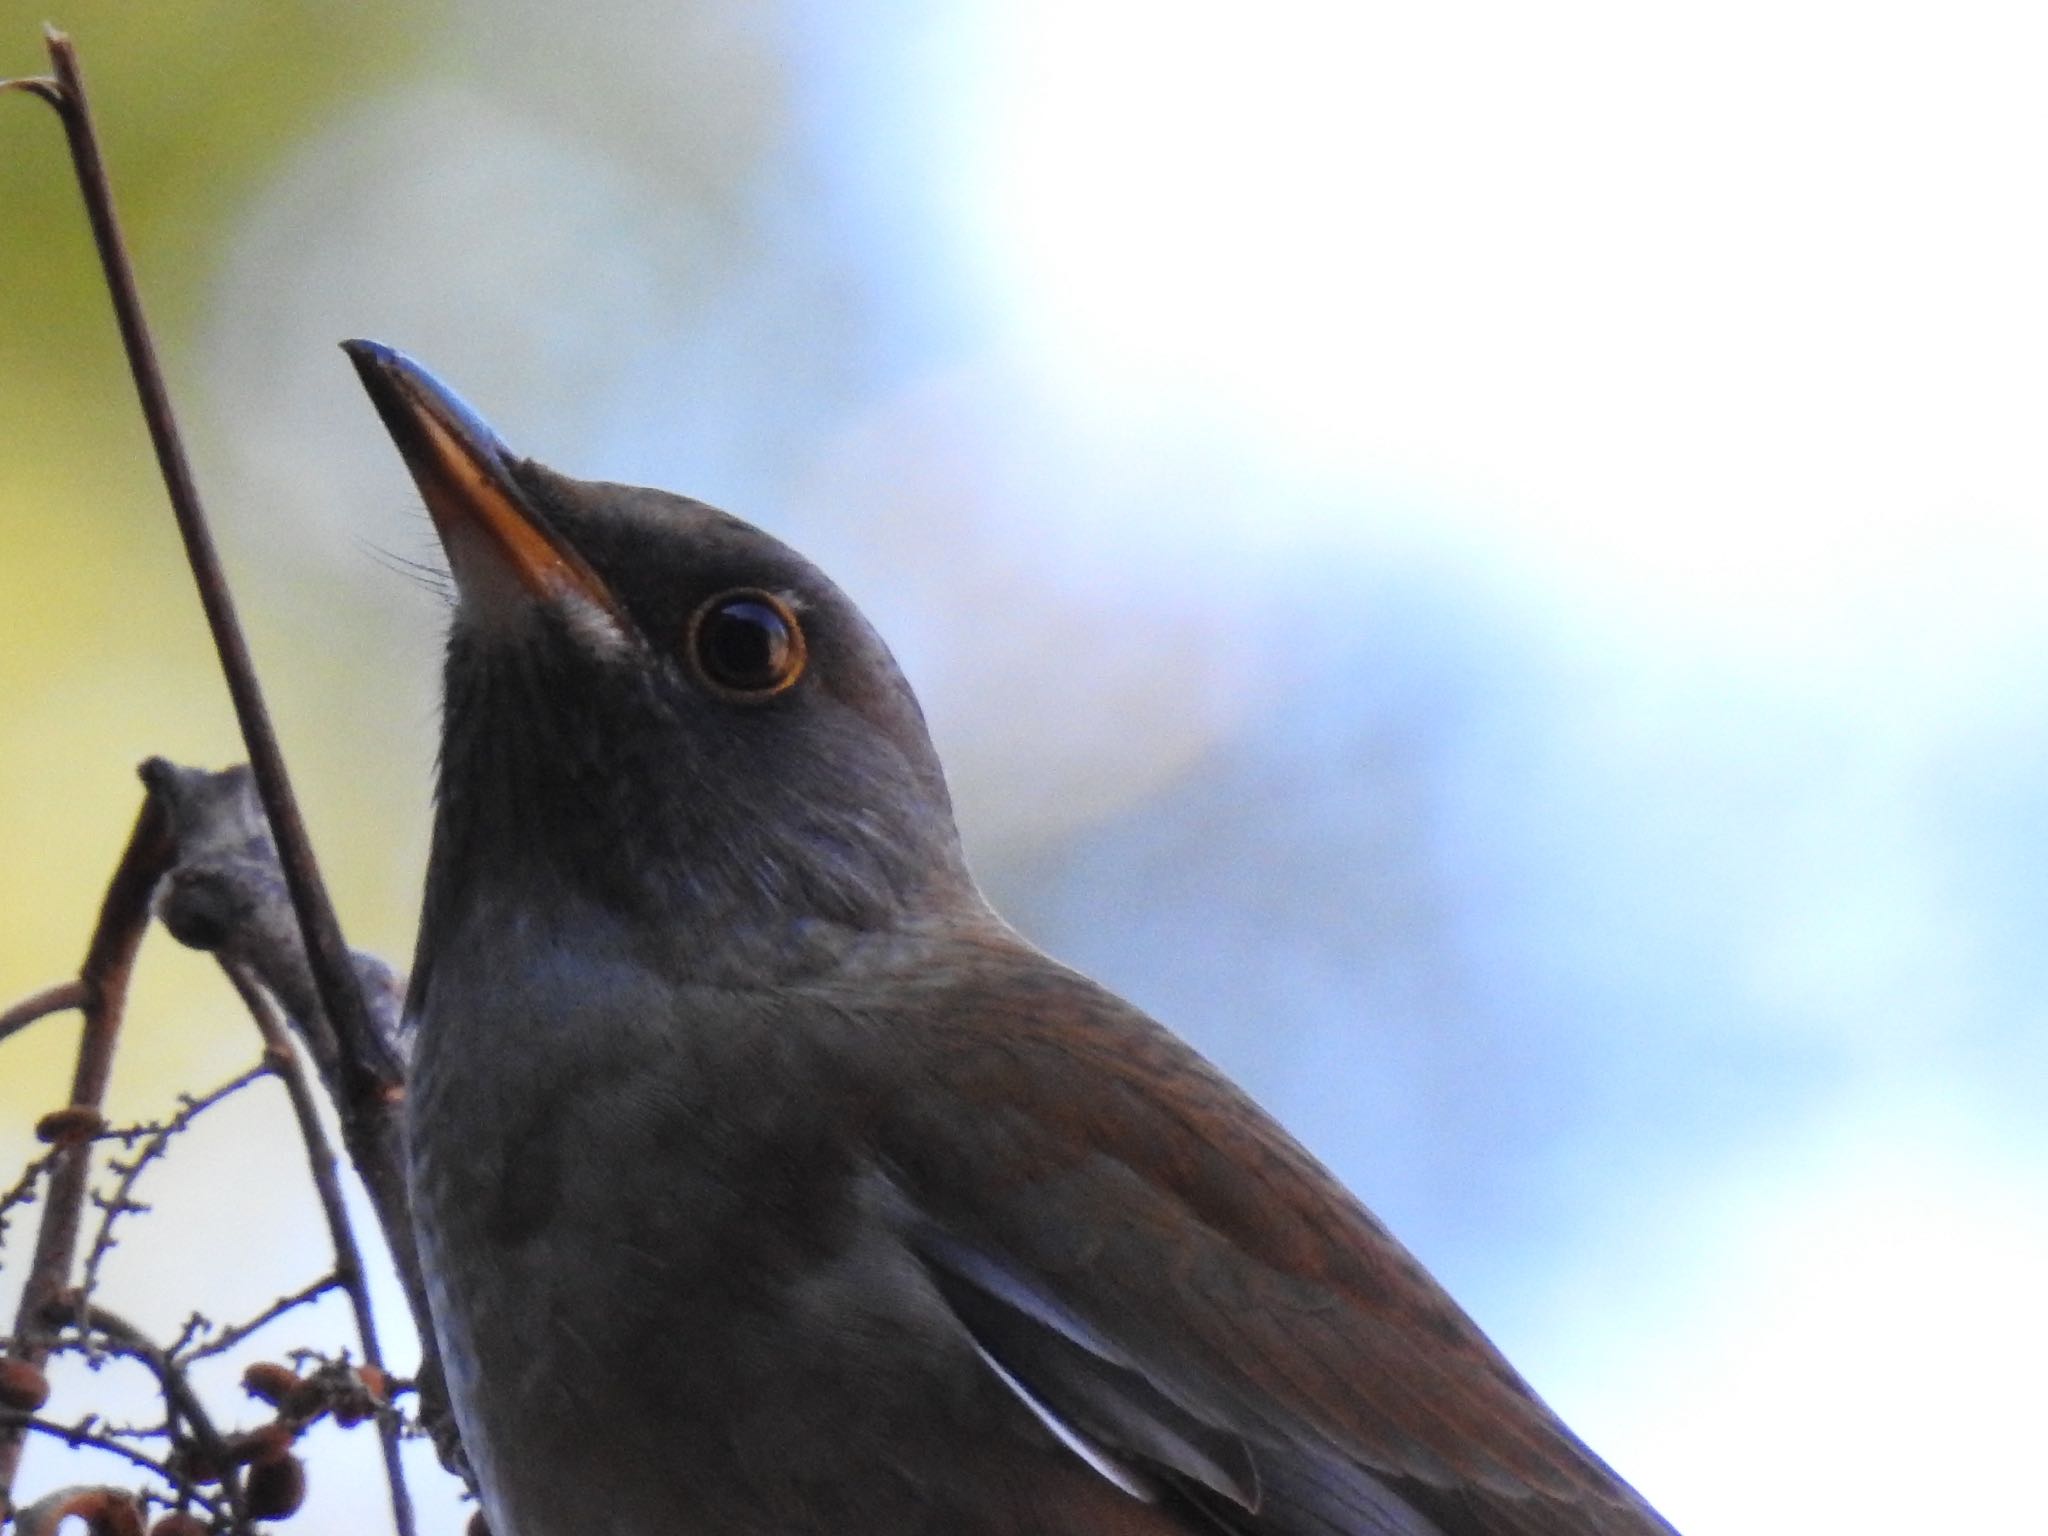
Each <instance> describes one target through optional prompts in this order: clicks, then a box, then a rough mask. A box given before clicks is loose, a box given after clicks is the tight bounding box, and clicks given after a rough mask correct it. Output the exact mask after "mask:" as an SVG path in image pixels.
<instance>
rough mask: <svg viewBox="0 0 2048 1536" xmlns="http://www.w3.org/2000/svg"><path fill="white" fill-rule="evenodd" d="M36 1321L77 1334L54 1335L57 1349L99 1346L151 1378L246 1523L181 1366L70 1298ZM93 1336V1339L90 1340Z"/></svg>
mask: <svg viewBox="0 0 2048 1536" xmlns="http://www.w3.org/2000/svg"><path fill="white" fill-rule="evenodd" d="M38 1320H39V1321H40V1322H41V1323H42V1324H43V1325H44V1326H45V1327H48V1328H51V1329H57V1328H63V1327H66V1326H69V1327H75V1328H76V1329H77V1330H78V1335H77V1337H76V1338H63V1337H58V1338H57V1339H56V1340H55V1341H54V1342H55V1347H56V1348H57V1349H58V1350H65V1349H70V1350H78V1351H82V1352H84V1353H85V1354H87V1355H91V1354H92V1353H93V1352H94V1351H95V1350H97V1349H100V1348H105V1349H106V1350H107V1351H108V1352H109V1353H112V1354H116V1355H120V1356H122V1357H123V1358H125V1359H129V1360H133V1361H134V1362H135V1363H136V1364H138V1365H140V1366H142V1367H143V1368H144V1369H146V1370H147V1371H148V1372H149V1373H150V1374H151V1375H152V1376H154V1377H156V1380H157V1386H158V1387H159V1389H161V1391H162V1392H163V1395H164V1402H165V1403H166V1404H167V1405H168V1406H169V1407H170V1409H171V1411H172V1413H173V1414H175V1415H177V1416H178V1417H181V1418H183V1419H184V1421H185V1422H186V1423H187V1424H189V1425H190V1426H191V1428H192V1438H193V1439H194V1440H196V1441H197V1442H198V1443H199V1448H200V1450H201V1451H202V1452H204V1453H205V1456H206V1459H207V1460H208V1461H209V1462H211V1463H212V1464H213V1465H215V1466H217V1467H220V1468H221V1469H222V1471H221V1475H220V1486H221V1492H222V1494H223V1495H224V1496H225V1497H226V1499H227V1502H228V1507H229V1508H230V1509H231V1510H233V1511H234V1515H235V1519H236V1520H237V1521H245V1520H246V1519H247V1515H246V1512H245V1511H244V1509H243V1507H242V1482H241V1478H240V1476H239V1474H237V1473H236V1471H235V1469H234V1466H233V1464H232V1461H231V1459H230V1458H229V1456H228V1454H227V1443H226V1438H225V1437H224V1436H223V1435H222V1434H221V1432H220V1429H219V1427H218V1426H217V1425H215V1423H214V1422H213V1415H211V1414H210V1413H208V1412H207V1411H206V1404H205V1403H203V1402H201V1401H200V1400H199V1394H198V1393H197V1392H195V1391H194V1390H193V1388H192V1382H191V1379H190V1378H189V1377H187V1376H186V1374H185V1368H184V1367H183V1366H182V1365H181V1364H179V1362H178V1361H177V1360H175V1359H173V1358H172V1356H171V1355H170V1353H169V1351H167V1350H165V1349H164V1348H163V1347H162V1346H161V1345H159V1344H158V1343H157V1342H156V1341H155V1340H154V1339H152V1338H150V1336H149V1335H148V1334H146V1333H144V1332H143V1331H142V1330H141V1329H140V1328H138V1327H136V1326H135V1325H134V1324H133V1323H131V1322H129V1321H128V1320H127V1319H126V1318H124V1317H122V1316H121V1315H120V1314H119V1313H118V1312H114V1311H111V1310H109V1309H108V1308H106V1307H100V1306H92V1305H88V1304H85V1303H83V1302H82V1301H81V1300H80V1299H79V1298H78V1297H76V1296H60V1297H58V1298H57V1299H56V1300H54V1301H52V1302H50V1303H49V1304H48V1305H46V1306H45V1307H44V1308H43V1312H42V1315H41V1317H40V1318H39V1319H38ZM95 1334H97V1335H98V1338H97V1339H95V1338H94V1337H93V1335H95ZM102 1341H103V1342H102ZM176 1482H177V1486H179V1487H181V1488H183V1487H188V1486H190V1483H189V1480H188V1479H185V1478H178V1479H176Z"/></svg>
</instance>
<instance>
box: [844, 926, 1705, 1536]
mask: <svg viewBox="0 0 2048 1536" xmlns="http://www.w3.org/2000/svg"><path fill="white" fill-rule="evenodd" d="M929 986H930V989H931V990H930V995H928V996H923V997H919V998H917V999H916V1000H915V1002H914V1005H913V1006H910V1007H907V1008H904V1009H903V1010H902V1011H901V1012H900V1013H899V1014H898V1018H899V1020H900V1019H904V1018H908V1019H912V1020H917V1021H919V1022H917V1023H915V1024H912V1025H909V1026H904V1025H902V1024H900V1023H899V1024H898V1025H897V1030H898V1031H899V1032H900V1033H901V1036H902V1038H900V1040H899V1042H898V1046H897V1049H896V1050H895V1051H894V1052H892V1055H894V1058H895V1061H896V1064H897V1067H898V1069H899V1070H900V1071H901V1072H902V1073H903V1074H904V1075H903V1076H902V1077H901V1078H899V1079H898V1089H899V1091H898V1093H897V1094H896V1095H895V1096H894V1097H893V1101H892V1103H891V1104H890V1106H889V1107H888V1109H887V1110H886V1111H885V1112H884V1113H883V1114H882V1115H881V1116H880V1118H879V1121H878V1123H877V1125H876V1126H875V1134H876V1136H877V1138H878V1142H879V1146H880V1150H881V1152H882V1154H883V1156H884V1157H885V1159H886V1160H887V1162H888V1163H889V1165H890V1167H891V1169H892V1172H893V1174H894V1176H895V1177H896V1178H897V1179H898V1180H899V1181H900V1182H901V1184H902V1187H903V1189H904V1192H905V1193H906V1195H907V1196H908V1197H909V1198H910V1199H911V1201H912V1202H913V1203H914V1204H915V1205H916V1207H917V1208H918V1209H919V1210H920V1211H922V1212H924V1213H926V1214H927V1215H928V1217H929V1218H930V1219H931V1220H933V1221H935V1222H937V1223H940V1224H941V1225H943V1226H944V1227H945V1228H946V1229H948V1230H949V1231H951V1232H953V1233H954V1234H956V1235H957V1236H958V1237H959V1238H960V1239H961V1240H963V1241H965V1242H968V1243H972V1244H975V1245H977V1246H979V1247H981V1248H982V1249H984V1250H985V1251H988V1252H991V1253H995V1254H1000V1255H1002V1256H1004V1258H1005V1259H1006V1260H1007V1261H1008V1262H1010V1263H1013V1264H1015V1265H1017V1266H1019V1267H1020V1269H1021V1270H1022V1271H1023V1272H1025V1273H1027V1274H1029V1275H1030V1276H1031V1277H1032V1278H1033V1280H1034V1282H1035V1283H1036V1284H1038V1285H1040V1286H1042V1287H1044V1288H1046V1290H1047V1291H1048V1292H1049V1294H1051V1295H1053V1296H1056V1297H1057V1298H1058V1299H1059V1301H1060V1303H1061V1304H1062V1305H1064V1306H1066V1307H1068V1308H1070V1309H1071V1310H1072V1312H1073V1313H1074V1314H1075V1316H1076V1318H1078V1319H1079V1320H1080V1321H1081V1322H1082V1323H1083V1324H1084V1325H1085V1326H1086V1327H1087V1328H1089V1329H1092V1330H1094V1331H1095V1332H1096V1333H1097V1334H1098V1335H1099V1336H1100V1337H1101V1338H1102V1339H1104V1340H1106V1341H1108V1342H1109V1345H1110V1346H1111V1347H1113V1348H1114V1349H1115V1350H1117V1351H1120V1352H1121V1353H1122V1354H1123V1355H1124V1356H1125V1357H1126V1363H1127V1364H1129V1365H1130V1366H1131V1367H1133V1368H1135V1369H1137V1370H1140V1371H1142V1372H1143V1373H1144V1374H1145V1375H1146V1376H1147V1377H1148V1378H1150V1379H1151V1380H1153V1381H1154V1382H1155V1383H1156V1384H1158V1386H1159V1387H1160V1389H1161V1390H1162V1391H1163V1392H1165V1393H1166V1394H1167V1395H1168V1396H1170V1397H1172V1398H1173V1399H1174V1400H1176V1401H1177V1402H1179V1403H1180V1404H1181V1405H1182V1406H1184V1407H1186V1408H1188V1409H1189V1410H1190V1411H1193V1412H1196V1413H1199V1414H1202V1415H1204V1416H1206V1417H1207V1418H1208V1419H1209V1420H1210V1421H1211V1422H1213V1423H1216V1424H1218V1425H1219V1426H1222V1427H1225V1428H1228V1429H1230V1430H1232V1431H1234V1432H1237V1433H1239V1434H1242V1435H1244V1436H1245V1437H1246V1438H1247V1440H1249V1441H1250V1442H1251V1443H1253V1444H1254V1445H1264V1446H1268V1447H1274V1448H1280V1449H1282V1450H1283V1451H1284V1454H1285V1455H1287V1456H1291V1457H1294V1458H1295V1460H1294V1461H1291V1462H1289V1463H1288V1465H1289V1467H1290V1469H1291V1475H1296V1476H1298V1477H1306V1478H1308V1479H1309V1480H1310V1481H1314V1480H1315V1478H1316V1477H1317V1476H1318V1475H1320V1476H1322V1478H1323V1480H1324V1481H1329V1480H1330V1479H1332V1478H1334V1479H1336V1480H1337V1481H1340V1482H1341V1480H1342V1477H1343V1475H1344V1468H1345V1467H1346V1466H1349V1467H1352V1468H1357V1469H1363V1470H1365V1471H1368V1472H1371V1473H1373V1474H1377V1475H1378V1476H1379V1477H1380V1478H1381V1479H1382V1480H1383V1481H1386V1482H1388V1483H1389V1484H1390V1485H1391V1486H1394V1487H1396V1488H1397V1489H1398V1490H1399V1491H1400V1492H1401V1494H1402V1496H1403V1497H1404V1498H1407V1499H1408V1500H1409V1502H1410V1503H1412V1504H1414V1505H1415V1507H1416V1508H1418V1509H1420V1510H1422V1511H1423V1512H1424V1513H1425V1514H1427V1515H1428V1516H1429V1517H1430V1519H1431V1520H1433V1521H1434V1522H1435V1523H1436V1524H1438V1525H1439V1526H1440V1527H1441V1528H1442V1529H1443V1530H1444V1531H1445V1532H1446V1533H1447V1536H1468V1533H1469V1536H1564V1533H1573V1536H1585V1533H1599V1536H1671V1528H1670V1527H1669V1526H1668V1525H1667V1524H1665V1522H1664V1521H1663V1520H1661V1519H1660V1518H1659V1517H1658V1516H1657V1515H1656V1514H1655V1513H1654V1512H1653V1511H1652V1510H1651V1509H1650V1508H1649V1507H1648V1505H1646V1504H1645V1503H1644V1502H1643V1501H1642V1500H1641V1498H1640V1497H1639V1496H1637V1495H1636V1494H1635V1492H1634V1491H1633V1490H1632V1489H1630V1488H1629V1487H1628V1485H1627V1484H1626V1483H1624V1482H1622V1481H1621V1479H1620V1478H1618V1477H1617V1476H1616V1475H1615V1474H1614V1473H1613V1472H1612V1471H1611V1470H1609V1469H1608V1467H1607V1466H1606V1464H1605V1463H1603V1462H1602V1461H1601V1460H1600V1459H1599V1458H1598V1457H1597V1456H1595V1455H1594V1454H1593V1453H1592V1452H1591V1451H1590V1450H1588V1449H1587V1448H1586V1447H1585V1446H1584V1445H1583V1444H1582V1443H1581V1442H1580V1441H1579V1440H1578V1439H1577V1438H1576V1437H1575V1436H1574V1435H1573V1434H1572V1433H1571V1431H1570V1430H1568V1429H1566V1428H1565V1427H1564V1425H1563V1424H1562V1423H1560V1422H1559V1421H1558V1420H1557V1418H1556V1417H1555V1416H1554V1415H1553V1414H1552V1413H1551V1412H1550V1410H1549V1409H1548V1408H1546V1407H1545V1406H1544V1405H1543V1403H1542V1402H1541V1401H1540V1400H1539V1399H1538V1398H1537V1397H1536V1395H1535V1394H1534V1393H1533V1392H1532V1391H1531V1390H1530V1389H1529V1387H1528V1386H1527V1384H1526V1383H1524V1382H1523V1380H1522V1379H1521V1377H1520V1376H1518V1375H1517V1374H1516V1373H1515V1371H1514V1369H1513V1368H1512V1367H1511V1366H1510V1365H1509V1364H1508V1363H1507V1361H1506V1360H1505V1359H1504V1358H1503V1357H1502V1356H1501V1354H1500V1352H1499V1351H1498V1350H1496V1349H1495V1348H1494V1347H1493V1345H1492V1344H1491V1343H1490V1342H1489V1341H1488V1340H1487V1339H1486V1337H1485V1336H1484V1335H1483V1334H1482V1333H1481V1332H1480V1331H1479V1329H1478V1327H1477V1326H1476V1325H1475V1324H1474V1323H1473V1322H1472V1321H1471V1320H1470V1319H1469V1318H1467V1317H1466V1316H1465V1314H1464V1313H1463V1312H1462V1311H1460V1310H1459V1308H1458V1306H1457V1305H1456V1303H1454V1302H1453V1301H1452V1300H1451V1299H1450V1298H1449V1297H1448V1296H1447V1295H1446V1294H1445V1293H1444V1291H1443V1290H1442V1288H1441V1287H1439V1286H1438V1285H1437V1284H1436V1282H1435V1281H1434V1280H1433V1279H1431V1278H1430V1276H1429V1274H1428V1273H1427V1271H1425V1270H1424V1269H1423V1268H1422V1266H1421V1265H1420V1264H1418V1263H1417V1262H1416V1261H1415V1259H1414V1258H1413V1257H1412V1256H1411V1255H1410V1254H1409V1253H1408V1252H1407V1250H1406V1249H1404V1248H1403V1247H1402V1246H1401V1245H1400V1244H1399V1243H1398V1242H1397V1241H1395V1239H1394V1238H1393V1237H1392V1236H1391V1235H1390V1234H1389V1233H1388V1232H1387V1231H1386V1229H1385V1228H1384V1227H1382V1226H1381V1225H1380V1223H1379V1222H1378V1220H1377V1219H1376V1218H1375V1217H1373V1215H1372V1214H1371V1213H1370V1212H1369V1211H1367V1210H1366V1209H1365V1207H1364V1206H1363V1205H1361V1204H1360V1203H1359V1202H1358V1201H1357V1200H1356V1199H1355V1198H1354V1197H1353V1196H1352V1195H1351V1194H1350V1193H1349V1192H1348V1191H1346V1190H1345V1189H1344V1188H1343V1186H1342V1185H1341V1184H1339V1183H1338V1182H1337V1181H1336V1179H1335V1178H1333V1177H1332V1176H1331V1175H1330V1173H1329V1172H1328V1171H1327V1170H1326V1169H1324V1168H1323V1167H1322V1166H1321V1165H1320V1164H1319V1163H1318V1162H1316V1160H1315V1159H1314V1158H1312V1157H1311V1156H1310V1155H1309V1154H1308V1153H1307V1152H1306V1151H1304V1150H1303V1149H1302V1147H1301V1146H1300V1145H1299V1144H1298V1143H1296V1142H1295V1141H1294V1140H1293V1139H1292V1138H1291V1137H1290V1136H1288V1135H1287V1133H1286V1132H1285V1131H1283V1130H1281V1129H1280V1127H1279V1126H1278V1125H1277V1124H1275V1123H1274V1122H1273V1120H1272V1119H1271V1118H1270V1117H1268V1116H1267V1115H1266V1114H1265V1113H1264V1112H1263V1111H1261V1110H1260V1109H1258V1107H1257V1106H1256V1105H1254V1104H1253V1103H1252V1102H1251V1101H1250V1100H1249V1099H1248V1098H1246V1097H1245V1095H1244V1094H1243V1093H1242V1092H1241V1091H1240V1090H1238V1089H1237V1088H1236V1087H1235V1086H1234V1085H1232V1084H1231V1083H1230V1082H1229V1081H1227V1080H1226V1079H1225V1078H1224V1077H1223V1076H1222V1075H1221V1074H1220V1073H1218V1072H1216V1071H1215V1069H1214V1068H1212V1067H1210V1066H1209V1064H1208V1063H1207V1062H1205V1061H1203V1060H1202V1058H1201V1057H1200V1056H1198V1055H1197V1054H1196V1053H1195V1052H1194V1051H1193V1050H1191V1049H1190V1048H1189V1047H1188V1046H1187V1045H1185V1044H1184V1043H1183V1042H1181V1041H1180V1040H1179V1039H1177V1038H1176V1037H1174V1036H1173V1035H1172V1034H1170V1033H1169V1032H1168V1031H1166V1030H1164V1029H1163V1028H1161V1027H1160V1026H1159V1025H1157V1024H1155V1023H1154V1022H1153V1021H1152V1020H1150V1019H1148V1018H1146V1017H1145V1016H1144V1015H1142V1014H1140V1013H1138V1012H1137V1011H1136V1010H1135V1009H1132V1008H1130V1007H1129V1006H1128V1005H1127V1004H1124V1003H1122V1002H1121V1001H1120V1000H1118V999H1116V998H1115V997H1113V996H1112V995H1110V994H1109V993H1107V992H1105V991H1103V990H1102V989H1101V988H1099V987H1097V986H1096V985H1095V984H1093V983H1092V982H1089V981H1088V980H1087V979H1086V978H1084V977H1081V976H1078V975H1075V974H1074V973H1072V972H1069V971H1066V970H1064V969H1063V968H1061V967H1058V966H1056V965H1054V964H1053V963H1052V962H1050V961H1047V960H1045V959H1044V958H1043V957H1042V956H1039V955H1037V954H1036V953H1034V952H1032V951H1029V950H1027V949H1024V948H1023V947H1022V946H1021V945H1020V946H1016V947H1014V948H1012V947H1009V946H1006V945H998V944H994V943H991V944H989V945H988V946H986V947H985V948H984V949H982V950H981V951H980V952H979V954H978V956H977V958H976V960H975V963H974V964H972V965H971V966H968V967H965V968H964V969H961V970H954V971H953V972H952V974H951V976H950V978H949V979H948V980H946V981H945V982H943V983H942V982H937V981H934V982H932V983H930V984H929ZM1318 1467H1320V1468H1321V1472H1320V1474H1319V1473H1318V1471H1317V1469H1318ZM1341 1492H1342V1490H1341V1489H1337V1490H1336V1491H1335V1493H1333V1494H1332V1497H1333V1498H1337V1499H1338V1501H1339V1502H1341ZM1255 1528H1257V1529H1265V1528H1267V1527H1255ZM1271 1528H1272V1529H1274V1530H1283V1529H1294V1528H1296V1527H1293V1526H1286V1527H1281V1526H1274V1527H1271ZM1298 1528H1300V1529H1304V1530H1306V1529H1317V1530H1322V1529H1326V1528H1327V1529H1331V1530H1341V1529H1343V1528H1344V1527H1342V1526H1341V1525H1334V1526H1325V1525H1323V1524H1317V1525H1314V1526H1308V1525H1304V1526H1301V1527H1298Z"/></svg>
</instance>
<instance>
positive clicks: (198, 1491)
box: [0, 1408, 225, 1520]
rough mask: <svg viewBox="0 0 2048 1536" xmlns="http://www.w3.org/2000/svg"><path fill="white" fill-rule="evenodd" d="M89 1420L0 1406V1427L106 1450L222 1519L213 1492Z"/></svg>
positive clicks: (220, 1504)
mask: <svg viewBox="0 0 2048 1536" xmlns="http://www.w3.org/2000/svg"><path fill="white" fill-rule="evenodd" d="M92 1423H93V1420H92V1419H90V1418H87V1419H81V1420H80V1421H79V1422H78V1423H76V1424H60V1423H58V1422H57V1421H56V1420H55V1419H45V1418H40V1417H38V1416H37V1415H35V1414H32V1413H14V1412H12V1411H10V1410H8V1409H4V1408H0V1427H5V1428H7V1429H10V1430H12V1431H13V1432H14V1433H16V1434H21V1433H24V1432H27V1431H33V1432H34V1433H36V1434H38V1435H48V1436H49V1437H50V1438H51V1439H53V1440H62V1441H63V1442H64V1443H65V1444H66V1445H68V1446H70V1447H71V1448H72V1449H74V1450H76V1449H77V1448H79V1447H80V1446H91V1447H92V1448H93V1449H94V1450H96V1451H105V1452H107V1453H108V1454H109V1455H112V1456H119V1457H120V1458H121V1459H122V1460H124V1461H126V1462H128V1463H129V1464H131V1465H132V1466H137V1467H140V1468H141V1469H142V1470H143V1471H145V1472H150V1473H154V1474H155V1475H156V1476H158V1477H160V1478H162V1479H163V1480H164V1482H165V1483H166V1484H168V1485H169V1486H170V1487H171V1488H172V1489H174V1490H176V1491H178V1492H181V1493H183V1494H184V1495H185V1496H187V1497H189V1498H191V1499H192V1500H194V1501H195V1502H197V1503H198V1504H200V1505H201V1506H202V1507H204V1509H205V1510H206V1512H207V1513H208V1514H209V1515H211V1516H212V1517H213V1518H214V1519H215V1520H219V1519H220V1518H221V1516H222V1514H223V1513H224V1510H225V1506H224V1505H223V1504H222V1502H221V1501H220V1500H219V1499H216V1498H214V1497H213V1495H211V1494H209V1493H207V1492H206V1491H205V1490H204V1489H202V1488H200V1487H198V1486H197V1485H196V1484H194V1483H192V1482H191V1481H190V1480H189V1479H186V1478H182V1477H180V1476H178V1474H177V1473H175V1472H173V1471H172V1470H171V1469H170V1468H169V1467H167V1466H165V1465H164V1464H163V1463H162V1462H160V1461H158V1460H157V1459H156V1458H155V1457H154V1456H151V1455H149V1454H147V1453H146V1452H143V1451H138V1450H136V1449H135V1447H134V1446H132V1445H130V1444H128V1442H127V1441H125V1440H121V1439H118V1438H116V1437H115V1436H113V1435H108V1434H101V1433H99V1432H98V1431H96V1430H94V1429H91V1428H89V1427H88V1426H90V1425H91V1424H92Z"/></svg>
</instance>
